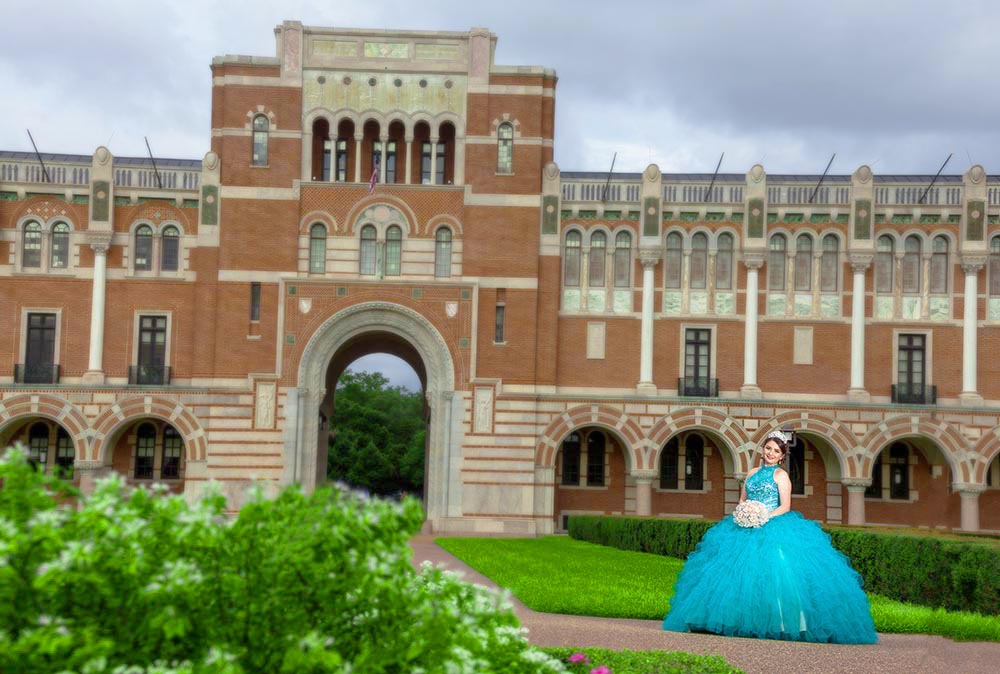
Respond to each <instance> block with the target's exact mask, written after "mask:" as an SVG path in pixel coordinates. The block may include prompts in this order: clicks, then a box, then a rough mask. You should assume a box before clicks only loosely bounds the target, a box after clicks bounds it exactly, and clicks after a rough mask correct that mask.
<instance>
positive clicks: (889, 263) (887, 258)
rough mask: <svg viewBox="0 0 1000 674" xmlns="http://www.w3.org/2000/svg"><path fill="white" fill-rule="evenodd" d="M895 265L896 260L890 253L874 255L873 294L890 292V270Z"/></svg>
mask: <svg viewBox="0 0 1000 674" xmlns="http://www.w3.org/2000/svg"><path fill="white" fill-rule="evenodd" d="M895 264H896V259H895V257H893V254H892V253H891V252H882V253H877V254H876V255H875V292H877V293H891V292H892V268H893V265H895Z"/></svg>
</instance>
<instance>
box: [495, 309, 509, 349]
mask: <svg viewBox="0 0 1000 674" xmlns="http://www.w3.org/2000/svg"><path fill="white" fill-rule="evenodd" d="M506 317H507V307H506V306H504V305H503V304H498V305H497V311H496V330H495V332H494V335H493V341H494V342H496V343H497V344H503V343H504V341H505V338H506V334H505V323H506Z"/></svg>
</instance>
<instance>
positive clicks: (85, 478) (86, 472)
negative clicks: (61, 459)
mask: <svg viewBox="0 0 1000 674" xmlns="http://www.w3.org/2000/svg"><path fill="white" fill-rule="evenodd" d="M73 472H74V473H75V474H76V475H77V477H78V478H79V484H80V492H81V493H83V495H84V496H90V495H91V494H93V493H94V488H95V487H96V486H97V481H98V480H99V479H101V478H102V477H105V476H106V475H108V474H109V473H110V472H111V468H109V467H108V466H105V465H104V464H103V463H101V462H100V461H76V462H74V463H73Z"/></svg>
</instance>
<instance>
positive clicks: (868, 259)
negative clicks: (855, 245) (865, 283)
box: [847, 253, 875, 273]
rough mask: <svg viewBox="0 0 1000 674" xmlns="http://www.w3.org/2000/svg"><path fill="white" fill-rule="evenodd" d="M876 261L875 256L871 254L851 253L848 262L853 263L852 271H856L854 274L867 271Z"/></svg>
mask: <svg viewBox="0 0 1000 674" xmlns="http://www.w3.org/2000/svg"><path fill="white" fill-rule="evenodd" d="M874 259H875V256H874V255H872V254H871V253H851V254H850V255H848V256H847V260H848V262H850V263H851V269H853V270H854V273H858V272H864V271H866V270H867V269H868V267H870V266H871V264H872V260H874Z"/></svg>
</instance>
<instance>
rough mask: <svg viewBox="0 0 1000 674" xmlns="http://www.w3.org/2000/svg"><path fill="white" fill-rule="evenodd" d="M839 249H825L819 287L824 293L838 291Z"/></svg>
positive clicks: (821, 262) (821, 263)
mask: <svg viewBox="0 0 1000 674" xmlns="http://www.w3.org/2000/svg"><path fill="white" fill-rule="evenodd" d="M838 257H839V254H838V253H837V251H830V250H824V251H823V257H822V259H821V260H820V270H819V289H820V291H822V292H824V293H835V292H837V272H838V271H839V268H838V266H839V264H840V263H839V261H838Z"/></svg>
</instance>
